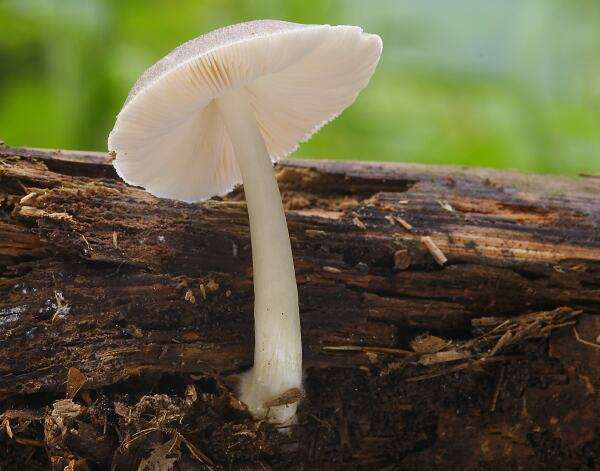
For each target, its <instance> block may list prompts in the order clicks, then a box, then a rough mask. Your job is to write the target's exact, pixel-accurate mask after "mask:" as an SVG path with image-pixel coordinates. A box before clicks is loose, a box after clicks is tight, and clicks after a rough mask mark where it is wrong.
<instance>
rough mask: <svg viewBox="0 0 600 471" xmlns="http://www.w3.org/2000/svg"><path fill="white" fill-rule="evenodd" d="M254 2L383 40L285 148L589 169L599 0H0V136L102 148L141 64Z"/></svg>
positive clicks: (598, 113)
mask: <svg viewBox="0 0 600 471" xmlns="http://www.w3.org/2000/svg"><path fill="white" fill-rule="evenodd" d="M256 18H277V19H286V20H291V21H296V22H302V23H330V24H342V23H345V24H357V25H361V26H363V27H364V28H365V30H367V31H369V32H373V33H378V34H379V35H381V36H382V38H383V41H384V53H383V58H382V61H381V63H380V66H379V68H378V70H377V72H376V74H375V76H374V77H373V79H372V82H371V84H370V86H369V87H368V88H367V89H366V90H365V91H364V92H363V93H362V94H361V95H360V96H359V98H358V100H357V102H356V103H355V104H354V105H353V106H352V107H351V108H350V109H348V110H347V111H346V112H345V113H344V114H343V115H342V116H341V117H340V118H338V119H337V120H336V121H334V122H333V123H332V124H330V125H328V126H326V127H325V128H324V129H323V130H321V132H320V133H319V134H317V135H316V136H315V137H314V138H313V139H312V140H311V141H309V142H308V143H306V144H304V145H302V146H301V148H300V149H299V151H298V152H297V156H301V157H317V158H336V159H342V158H344V159H360V160H386V161H405V162H423V163H448V164H467V165H479V166H491V167H510V168H520V169H525V170H534V171H539V172H559V173H570V174H572V173H576V172H598V171H600V133H599V132H598V131H599V129H600V1H599V0H443V1H442V0H370V1H368V0H325V1H322V0H286V1H283V0H225V1H224V0H170V1H168V0H162V1H159V0H155V1H153V0H145V1H126V0H0V138H2V139H4V140H5V141H6V142H7V143H8V144H10V145H27V146H34V147H53V148H59V147H60V148H81V149H97V150H104V149H106V136H107V135H108V132H109V130H110V129H111V128H112V125H113V123H114V118H115V116H116V114H117V112H118V111H119V109H120V107H121V105H122V103H123V101H124V99H125V96H126V95H127V92H128V90H129V88H130V87H131V85H132V84H133V82H134V81H135V79H136V78H137V77H138V76H139V75H140V73H141V72H143V70H144V69H145V68H146V67H148V66H149V65H151V64H152V63H153V62H155V61H156V60H158V59H159V58H161V57H162V56H163V55H164V54H166V53H167V52H168V51H169V50H171V49H172V48H173V47H175V46H177V45H178V44H180V43H181V42H183V41H186V40H188V39H190V38H192V37H195V36H198V35H200V34H202V33H204V32H207V31H209V30H211V29H214V28H217V27H220V26H223V25H227V24H231V23H237V22H240V21H244V20H250V19H256Z"/></svg>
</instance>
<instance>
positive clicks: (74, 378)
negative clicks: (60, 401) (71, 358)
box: [67, 367, 87, 399]
mask: <svg viewBox="0 0 600 471" xmlns="http://www.w3.org/2000/svg"><path fill="white" fill-rule="evenodd" d="M86 382H87V378H86V377H85V375H84V374H83V373H82V372H81V371H79V370H78V369H77V368H73V367H71V368H69V371H68V372H67V399H73V398H74V397H75V395H76V394H77V393H78V392H79V390H80V389H81V388H82V387H83V385H84V384H85V383H86Z"/></svg>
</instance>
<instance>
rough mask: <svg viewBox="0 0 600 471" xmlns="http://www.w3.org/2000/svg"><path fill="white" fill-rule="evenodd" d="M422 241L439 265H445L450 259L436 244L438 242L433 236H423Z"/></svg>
mask: <svg viewBox="0 0 600 471" xmlns="http://www.w3.org/2000/svg"><path fill="white" fill-rule="evenodd" d="M421 242H423V244H424V245H425V247H427V250H428V251H429V253H430V254H431V256H432V257H433V258H434V259H435V261H436V262H437V263H438V264H439V265H442V266H443V265H444V264H445V263H446V262H447V261H448V259H447V258H446V256H445V255H444V252H442V251H441V250H440V248H439V247H438V246H437V245H436V243H435V242H434V241H433V239H432V238H431V237H429V236H424V237H421Z"/></svg>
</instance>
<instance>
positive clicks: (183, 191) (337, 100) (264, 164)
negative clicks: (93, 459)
mask: <svg viewBox="0 0 600 471" xmlns="http://www.w3.org/2000/svg"><path fill="white" fill-rule="evenodd" d="M381 49H382V43H381V39H380V38H379V37H378V36H376V35H372V34H366V33H364V32H363V31H362V29H361V28H359V27H356V26H329V25H300V24H295V23H287V22H282V21H271V20H264V21H253V22H249V23H242V24H238V25H233V26H229V27H226V28H222V29H219V30H216V31H213V32H211V33H208V34H205V35H204V36H200V37H199V38H196V39H193V40H191V41H189V42H187V43H185V44H183V45H181V46H179V47H178V48H176V49H174V50H173V51H172V52H171V53H169V54H168V55H167V56H166V57H164V58H163V59H161V60H160V61H159V62H157V63H156V64H154V65H153V66H152V67H150V68H149V69H148V70H147V71H146V72H145V73H144V74H143V75H142V76H141V77H140V79H139V80H138V81H137V82H136V84H135V85H134V87H133V89H132V90H131V92H130V93H129V96H128V97H127V100H126V101H125V105H124V106H123V109H122V110H121V112H120V113H119V115H118V117H117V122H116V124H115V126H114V129H113V130H112V132H111V133H110V136H109V138H108V148H109V150H111V151H114V152H115V153H116V159H115V161H114V166H115V168H116V170H117V172H118V173H119V175H120V176H121V177H122V178H123V179H124V180H125V181H126V182H128V183H130V184H133V185H139V186H142V187H144V188H145V189H146V190H147V191H149V192H150V193H152V194H154V195H156V196H160V197H164V198H171V199H177V200H182V201H187V202H195V201H202V200H205V199H207V198H210V197H212V196H215V195H224V194H226V193H228V192H229V191H231V190H232V189H233V188H234V186H235V185H237V184H239V183H242V182H243V184H244V191H245V195H246V201H247V205H248V213H249V217H250V234H251V240H252V264H253V273H254V294H255V304H254V322H255V352H254V367H253V368H252V369H251V370H250V371H248V372H246V373H244V375H243V376H242V380H241V387H240V399H241V400H242V401H243V402H245V403H246V404H247V405H248V408H249V410H250V411H251V412H252V413H253V414H254V415H255V416H257V417H267V418H268V419H269V420H270V421H271V422H275V423H281V424H289V423H291V422H293V420H294V418H295V414H296V407H297V404H296V403H293V404H284V405H277V406H274V407H268V406H267V405H266V404H268V403H271V404H272V403H273V400H274V399H276V398H277V397H279V396H281V395H282V394H284V393H286V391H289V390H291V389H300V390H301V389H302V344H301V338H300V318H299V313H298V292H297V287H296V277H295V272H294V263H293V259H292V251H291V247H290V240H289V235H288V230H287V225H286V220H285V213H284V211H283V207H282V204H281V196H280V193H279V188H278V186H277V181H276V179H275V173H274V170H273V163H274V162H277V161H278V160H279V159H281V158H282V157H284V156H286V155H288V154H289V153H291V152H293V151H294V150H295V149H296V147H297V146H298V144H299V143H300V142H302V141H304V140H307V139H308V138H309V137H310V136H311V135H312V134H313V133H314V132H316V131H317V130H318V129H319V128H320V127H321V126H323V125H324V124H325V123H327V122H328V121H330V120H332V119H333V118H335V117H336V116H337V115H339V114H340V113H341V112H342V111H343V110H344V109H345V108H346V107H347V106H349V105H350V104H351V103H352V102H353V101H354V100H355V98H356V96H357V95H358V93H359V92H360V90H362V88H364V87H365V86H366V85H367V83H368V81H369V79H370V77H371V75H372V74H373V71H374V69H375V67H376V65H377V63H378V61H379V57H380V55H381Z"/></svg>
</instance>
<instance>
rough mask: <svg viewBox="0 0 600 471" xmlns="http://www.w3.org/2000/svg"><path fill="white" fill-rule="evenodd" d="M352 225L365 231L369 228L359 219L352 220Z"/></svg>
mask: <svg viewBox="0 0 600 471" xmlns="http://www.w3.org/2000/svg"><path fill="white" fill-rule="evenodd" d="M352 223H353V224H354V225H355V226H356V227H358V228H359V229H362V230H363V231H364V230H366V229H367V226H366V225H365V223H364V222H362V221H361V220H360V219H359V218H358V217H354V218H353V219H352Z"/></svg>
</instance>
